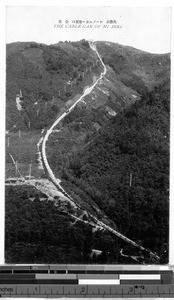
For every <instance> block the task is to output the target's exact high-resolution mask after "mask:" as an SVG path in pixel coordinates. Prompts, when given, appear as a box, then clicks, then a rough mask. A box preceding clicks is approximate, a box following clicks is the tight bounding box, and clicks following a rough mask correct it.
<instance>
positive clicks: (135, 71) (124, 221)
mask: <svg viewBox="0 0 174 300" xmlns="http://www.w3.org/2000/svg"><path fill="white" fill-rule="evenodd" d="M97 49H98V51H99V53H100V55H101V57H102V59H103V61H104V63H105V64H106V67H107V73H106V75H105V77H104V78H103V79H102V80H101V81H100V82H99V83H98V84H97V86H96V87H95V88H94V90H93V91H92V92H91V94H90V95H88V96H86V97H85V98H84V99H83V101H82V102H80V103H79V104H78V105H77V106H76V108H75V109H74V110H72V111H71V113H70V114H68V115H67V116H66V117H65V118H64V119H63V120H62V121H61V122H60V123H59V124H58V126H57V127H56V128H55V130H54V132H52V134H51V135H50V137H49V140H48V141H47V145H46V154H47V158H48V161H49V164H50V166H51V169H52V170H53V172H54V173H55V175H56V176H57V178H59V179H61V185H62V187H63V188H65V190H66V191H67V192H68V194H70V195H71V196H72V198H73V200H74V201H75V202H76V203H77V204H78V205H79V206H80V207H81V210H82V211H88V212H90V213H91V214H93V215H94V216H95V217H96V218H98V219H100V220H101V221H103V222H105V223H106V224H108V225H109V226H111V227H112V228H114V229H116V230H118V231H119V232H120V233H122V234H124V235H125V236H127V237H128V238H130V239H132V240H133V241H135V242H137V243H138V244H140V245H142V246H143V247H145V248H147V249H150V250H151V251H153V252H156V253H157V254H158V255H159V256H160V261H158V263H167V262H168V239H169V224H168V222H169V142H170V141H169V137H170V135H169V123H170V86H169V84H170V57H169V54H161V55H160V54H150V53H146V52H143V51H140V50H138V49H134V48H132V47H127V46H122V45H119V44H114V43H106V42H97ZM102 71H103V67H102V65H101V63H100V61H99V59H98V57H97V55H96V53H95V52H94V51H93V50H92V49H91V48H90V47H89V44H88V42H87V41H85V40H81V41H79V42H67V41H66V42H59V43H58V44H55V45H49V46H47V45H44V44H37V43H33V42H30V43H20V42H19V43H12V44H9V45H7V102H6V129H7V130H8V131H9V132H8V131H7V135H6V137H8V140H7V139H6V140H7V141H8V142H9V141H10V142H9V146H8V148H7V150H8V151H7V154H8V152H9V153H10V154H12V155H13V157H14V159H15V160H16V161H18V165H19V166H20V168H21V169H22V167H23V169H22V171H21V172H23V170H24V169H25V167H26V169H27V172H28V170H29V166H30V164H31V163H32V172H34V171H33V169H34V168H35V170H36V169H38V166H39V163H38V158H37V155H38V153H37V154H36V152H37V151H38V148H37V146H38V142H39V141H40V139H41V137H43V134H44V130H46V129H48V128H49V126H50V125H51V124H52V123H53V121H54V120H55V118H57V117H58V115H61V114H62V113H63V112H65V111H66V110H67V109H68V108H69V107H70V106H71V105H72V103H73V101H74V99H77V98H78V97H79V95H81V94H82V93H83V91H84V89H85V88H86V87H88V86H90V85H91V84H92V83H93V82H94V81H95V80H96V78H98V77H99V75H100V74H101V72H102ZM20 90H22V95H19V96H20V105H21V110H19V109H18V108H17V105H16V95H17V94H19V92H20ZM43 129H44V130H43ZM20 131H21V132H20ZM19 133H20V134H21V137H19V136H20V134H19ZM6 158H7V161H6V163H8V166H7V168H8V172H9V174H10V170H13V173H11V174H16V169H14V165H13V163H12V161H11V156H9V154H8V155H7V156H6ZM20 164H21V165H20ZM34 164H35V165H34ZM33 165H34V166H33ZM21 169H20V170H21ZM11 172H12V171H11ZM24 174H25V172H24ZM27 174H28V173H27ZM32 174H33V173H32ZM34 174H35V176H36V178H37V179H39V180H42V178H45V177H46V173H44V170H42V173H39V172H38V173H37V172H36V171H35V173H34ZM37 174H38V175H37ZM41 174H42V175H41ZM11 176H12V175H11ZM5 205H6V206H5V209H6V218H5V222H6V226H5V230H6V232H5V236H6V239H5V243H6V258H5V260H6V263H154V261H153V260H152V259H151V258H149V257H145V256H144V254H143V253H141V251H139V250H137V249H136V248H134V247H132V246H130V245H129V244H127V243H125V242H124V241H123V240H121V239H120V238H118V237H116V236H113V235H112V234H111V233H109V232H107V231H104V230H102V231H101V230H97V229H96V228H94V227H93V226H91V225H90V224H89V223H88V222H87V223H84V222H82V221H76V222H75V220H74V218H73V217H72V216H70V215H69V214H68V208H67V210H66V212H65V211H62V210H60V208H59V207H56V206H55V205H54V201H48V198H47V197H46V196H45V195H43V194H41V193H39V192H38V191H36V190H35V189H34V188H31V187H28V186H25V185H24V186H22V185H21V186H7V187H6V204H5ZM70 212H71V207H69V213H70ZM86 220H87V221H89V219H88V217H87V219H86ZM95 249H97V250H99V251H101V254H100V255H93V250H95ZM121 249H122V250H123V253H124V254H125V255H127V258H126V256H124V255H122V254H121V252H120V251H121ZM132 255H137V256H138V257H139V259H138V260H132V258H131V256H132ZM155 263H156V261H155Z"/></svg>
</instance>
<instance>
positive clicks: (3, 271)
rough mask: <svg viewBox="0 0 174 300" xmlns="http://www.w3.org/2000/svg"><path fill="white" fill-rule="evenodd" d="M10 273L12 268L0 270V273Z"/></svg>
mask: <svg viewBox="0 0 174 300" xmlns="http://www.w3.org/2000/svg"><path fill="white" fill-rule="evenodd" d="M4 273H6V274H12V270H0V274H4Z"/></svg>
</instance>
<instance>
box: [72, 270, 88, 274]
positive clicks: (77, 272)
mask: <svg viewBox="0 0 174 300" xmlns="http://www.w3.org/2000/svg"><path fill="white" fill-rule="evenodd" d="M68 274H86V271H85V270H68Z"/></svg>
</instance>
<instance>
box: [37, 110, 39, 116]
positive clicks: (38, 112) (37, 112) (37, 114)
mask: <svg viewBox="0 0 174 300" xmlns="http://www.w3.org/2000/svg"><path fill="white" fill-rule="evenodd" d="M38 115H39V109H37V117H38Z"/></svg>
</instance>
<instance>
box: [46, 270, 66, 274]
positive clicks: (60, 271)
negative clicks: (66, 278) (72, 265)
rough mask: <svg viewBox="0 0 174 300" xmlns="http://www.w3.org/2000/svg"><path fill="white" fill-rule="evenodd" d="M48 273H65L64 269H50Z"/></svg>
mask: <svg viewBox="0 0 174 300" xmlns="http://www.w3.org/2000/svg"><path fill="white" fill-rule="evenodd" d="M50 274H66V270H50Z"/></svg>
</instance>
